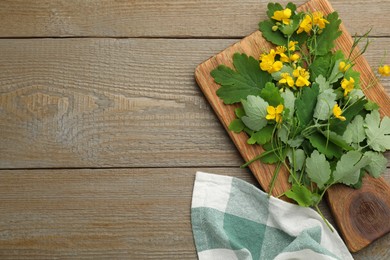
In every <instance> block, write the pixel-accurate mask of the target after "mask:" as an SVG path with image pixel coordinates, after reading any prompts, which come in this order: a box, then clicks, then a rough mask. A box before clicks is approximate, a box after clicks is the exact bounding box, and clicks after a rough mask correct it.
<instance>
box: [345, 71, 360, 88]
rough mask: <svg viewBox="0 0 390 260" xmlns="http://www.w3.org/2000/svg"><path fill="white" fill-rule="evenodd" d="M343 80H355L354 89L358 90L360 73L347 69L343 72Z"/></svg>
mask: <svg viewBox="0 0 390 260" xmlns="http://www.w3.org/2000/svg"><path fill="white" fill-rule="evenodd" d="M344 78H346V79H348V80H349V78H353V79H354V80H355V83H354V85H355V89H356V88H359V87H360V73H359V72H357V71H355V70H353V69H349V70H347V71H346V72H345V75H344Z"/></svg>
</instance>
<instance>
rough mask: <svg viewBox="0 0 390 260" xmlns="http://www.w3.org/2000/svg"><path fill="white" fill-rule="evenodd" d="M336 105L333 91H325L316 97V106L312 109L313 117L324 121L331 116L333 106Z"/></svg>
mask: <svg viewBox="0 0 390 260" xmlns="http://www.w3.org/2000/svg"><path fill="white" fill-rule="evenodd" d="M335 104H336V94H335V93H334V92H333V89H327V90H325V91H324V92H322V93H321V94H319V95H318V97H317V105H316V108H315V109H314V115H313V116H314V117H315V118H317V119H320V120H326V119H328V118H329V117H330V116H331V115H332V109H333V106H334V105H335Z"/></svg>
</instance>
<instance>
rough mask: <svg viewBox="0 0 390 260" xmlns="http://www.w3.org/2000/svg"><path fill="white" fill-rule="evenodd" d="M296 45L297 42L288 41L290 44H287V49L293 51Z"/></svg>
mask: <svg viewBox="0 0 390 260" xmlns="http://www.w3.org/2000/svg"><path fill="white" fill-rule="evenodd" d="M297 43H298V42H297V41H290V42H289V43H288V49H289V50H290V51H295V45H296V44H297Z"/></svg>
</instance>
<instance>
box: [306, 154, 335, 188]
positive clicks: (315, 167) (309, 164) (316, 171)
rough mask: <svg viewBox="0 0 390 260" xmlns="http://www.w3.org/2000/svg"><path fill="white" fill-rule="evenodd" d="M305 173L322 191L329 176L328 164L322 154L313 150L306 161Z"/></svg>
mask: <svg viewBox="0 0 390 260" xmlns="http://www.w3.org/2000/svg"><path fill="white" fill-rule="evenodd" d="M306 172H307V175H308V176H309V178H310V179H311V180H312V181H313V182H315V183H316V184H317V186H318V188H320V189H323V188H324V185H325V183H327V181H328V180H329V178H330V175H331V170H330V164H329V162H328V161H327V160H326V158H325V156H324V155H323V154H320V153H319V152H318V151H317V150H315V151H314V152H313V153H312V154H311V156H310V157H309V158H307V160H306Z"/></svg>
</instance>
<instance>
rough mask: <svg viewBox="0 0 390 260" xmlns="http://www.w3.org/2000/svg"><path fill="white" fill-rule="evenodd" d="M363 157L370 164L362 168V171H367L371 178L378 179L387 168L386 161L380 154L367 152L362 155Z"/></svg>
mask: <svg viewBox="0 0 390 260" xmlns="http://www.w3.org/2000/svg"><path fill="white" fill-rule="evenodd" d="M364 156H366V157H368V158H369V159H370V160H371V162H370V163H369V164H368V165H367V166H366V167H364V169H365V170H367V171H368V173H369V174H370V175H371V176H372V177H375V178H378V177H379V176H380V175H381V174H382V173H384V172H385V170H386V167H387V159H386V157H384V156H383V154H382V153H376V152H372V151H367V152H365V153H364Z"/></svg>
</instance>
